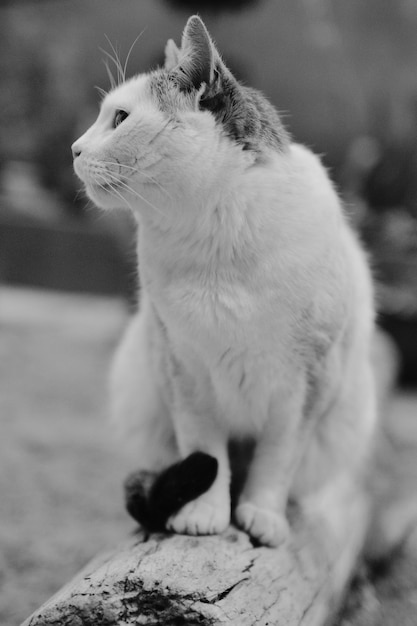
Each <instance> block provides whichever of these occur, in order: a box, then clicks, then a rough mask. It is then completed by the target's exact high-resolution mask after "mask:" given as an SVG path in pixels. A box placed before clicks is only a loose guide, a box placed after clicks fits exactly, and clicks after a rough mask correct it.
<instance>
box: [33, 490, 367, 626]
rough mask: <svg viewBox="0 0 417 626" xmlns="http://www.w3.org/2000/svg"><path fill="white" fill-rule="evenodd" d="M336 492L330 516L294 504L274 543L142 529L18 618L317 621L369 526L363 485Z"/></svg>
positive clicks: (43, 621) (337, 594) (78, 625)
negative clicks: (282, 538)
mask: <svg viewBox="0 0 417 626" xmlns="http://www.w3.org/2000/svg"><path fill="white" fill-rule="evenodd" d="M340 496H341V500H343V503H344V504H343V506H342V507H340V508H339V509H338V510H337V509H336V511H337V512H336V511H335V515H333V517H332V518H331V520H329V519H327V516H326V517H321V516H320V515H317V516H315V517H314V516H308V518H307V517H305V516H303V515H302V514H300V513H299V512H297V511H295V512H293V514H292V528H293V539H292V540H291V542H289V543H288V544H287V545H282V546H280V547H279V548H277V549H270V548H263V547H254V546H253V545H252V544H251V542H250V540H249V538H248V536H247V535H246V534H244V533H242V532H240V531H237V530H235V529H233V528H230V529H229V530H228V531H227V532H226V533H225V534H224V535H222V536H214V537H198V538H197V537H185V536H180V535H171V536H169V535H164V534H155V535H150V536H146V535H145V534H144V533H142V532H140V533H138V534H137V536H135V537H133V538H131V539H130V540H129V541H127V542H126V543H125V544H124V545H122V546H120V547H119V548H117V549H115V550H114V551H112V552H109V553H108V554H106V555H103V556H100V557H98V558H97V559H95V560H93V561H92V562H91V563H90V564H89V565H88V567H87V568H86V569H85V570H84V571H83V572H81V574H80V575H79V576H78V577H77V578H76V579H75V580H74V581H72V582H71V583H70V584H69V585H67V586H66V587H64V588H63V589H62V590H61V591H60V592H59V593H57V594H56V595H55V596H54V597H53V598H52V599H51V600H49V601H48V602H47V603H46V604H44V605H43V607H41V609H39V611H37V612H36V613H35V614H34V615H32V617H30V618H29V619H28V620H26V621H25V622H24V626H41V625H42V626H46V625H51V626H52V625H58V624H62V625H68V626H69V625H71V626H93V625H94V626H99V625H103V626H110V625H116V624H117V625H123V626H128V625H130V624H147V625H151V624H152V625H155V624H165V625H166V626H168V625H171V624H172V625H174V624H175V625H179V624H236V625H239V626H246V625H247V626H251V625H252V624H263V625H264V626H266V625H267V624H271V625H272V624H282V625H287V626H292V625H294V626H295V625H300V626H301V625H302V626H313V625H317V626H318V625H319V624H320V625H321V624H323V623H324V620H325V618H326V617H327V616H328V615H329V614H330V613H331V611H332V609H333V608H335V607H336V605H337V603H338V601H339V599H340V598H341V594H342V593H343V591H344V589H345V586H346V583H347V582H348V580H349V578H350V575H351V573H352V570H353V568H354V564H355V561H356V558H357V556H358V552H359V551H360V548H361V546H362V542H363V538H364V532H365V529H366V526H367V519H368V504H367V498H366V496H365V495H364V493H363V492H362V491H361V490H358V489H357V488H355V489H352V493H351V497H350V498H347V494H346V492H345V493H343V494H342V493H341V494H340ZM347 502H349V505H348V506H346V503H347ZM307 519H308V521H307Z"/></svg>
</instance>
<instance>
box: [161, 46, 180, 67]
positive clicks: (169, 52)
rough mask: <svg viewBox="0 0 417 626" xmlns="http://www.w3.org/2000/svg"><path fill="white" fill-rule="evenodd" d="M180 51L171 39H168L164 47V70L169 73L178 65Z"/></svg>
mask: <svg viewBox="0 0 417 626" xmlns="http://www.w3.org/2000/svg"><path fill="white" fill-rule="evenodd" d="M180 56H181V50H180V49H179V48H178V46H177V44H176V43H175V41H174V40H173V39H168V41H167V45H166V46H165V69H166V70H168V71H171V70H173V69H175V68H176V67H178V65H179V63H180Z"/></svg>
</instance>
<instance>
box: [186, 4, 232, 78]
mask: <svg viewBox="0 0 417 626" xmlns="http://www.w3.org/2000/svg"><path fill="white" fill-rule="evenodd" d="M180 70H181V72H182V74H183V76H182V79H181V82H183V83H184V86H185V87H186V86H187V83H188V85H189V86H191V85H192V86H193V87H194V88H195V89H197V90H198V89H200V88H201V86H202V85H203V83H204V84H205V85H207V87H210V86H212V85H213V84H214V83H215V82H216V81H217V80H218V78H219V73H220V72H222V71H223V70H224V71H226V72H227V71H228V70H227V69H226V66H225V65H224V63H223V61H222V60H221V58H220V55H219V53H218V52H217V50H216V47H215V45H214V43H213V41H212V39H211V37H210V35H209V33H208V30H207V28H206V27H205V25H204V23H203V21H202V20H201V19H200V18H199V17H198V15H193V16H192V17H190V18H189V20H188V22H187V24H186V26H185V29H184V34H183V36H182V42H181V61H180Z"/></svg>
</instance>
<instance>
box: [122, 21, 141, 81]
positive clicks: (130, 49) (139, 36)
mask: <svg viewBox="0 0 417 626" xmlns="http://www.w3.org/2000/svg"><path fill="white" fill-rule="evenodd" d="M145 30H146V27H145V28H144V29H143V30H142V31H141V32H140V33H139V35H138V36H137V37H136V39H135V41H134V42H133V43H132V45H131V46H130V48H129V52H128V53H127V56H126V60H125V62H124V65H123V76H124V77H126V72H127V65H128V63H129V59H130V55H131V54H132V51H133V48H134V47H135V45H136V43H137V42H138V40H139V39H140V38H141V37H142V35H143V33H144V32H145ZM125 80H126V78H125Z"/></svg>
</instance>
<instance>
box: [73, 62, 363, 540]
mask: <svg viewBox="0 0 417 626" xmlns="http://www.w3.org/2000/svg"><path fill="white" fill-rule="evenodd" d="M171 52H172V51H171ZM150 81H151V76H148V75H142V76H139V77H137V78H134V79H131V80H130V81H128V82H127V83H125V84H123V85H121V86H120V87H119V88H117V89H116V90H114V91H113V92H111V93H110V94H109V95H108V96H107V98H106V99H105V100H104V102H103V106H102V109H101V112H100V115H99V117H98V119H97V121H96V122H95V124H94V125H93V126H92V127H91V128H90V129H89V130H88V131H87V132H86V133H85V135H83V136H82V137H81V138H80V139H79V140H78V141H77V142H76V144H74V149H75V150H76V151H77V152H81V154H80V156H78V157H77V158H76V160H75V170H76V172H77V174H78V175H79V176H80V177H81V179H82V180H83V181H84V183H85V185H86V188H87V191H88V193H89V195H90V196H91V198H92V199H93V200H94V201H95V202H96V203H97V204H98V205H99V206H102V207H104V208H106V207H110V206H123V205H128V206H129V207H130V208H131V209H132V211H133V212H134V214H135V216H136V218H137V221H138V224H139V242H138V257H139V274H140V278H141V285H142V290H141V307H140V310H139V312H138V313H137V314H136V315H135V316H134V318H133V320H132V322H131V325H130V327H129V329H128V331H127V333H126V335H125V338H124V340H123V342H122V344H121V346H120V348H119V351H118V354H117V356H116V360H115V366H114V371H113V378H112V385H113V408H114V415H115V419H116V420H117V422H118V423H119V424H120V425H121V426H122V427H123V428H124V429H125V431H126V434H127V438H128V439H129V440H130V443H132V442H134V443H135V446H136V459H137V464H138V465H141V466H142V467H143V468H145V469H148V470H149V469H154V470H160V469H161V467H163V466H164V465H169V464H170V463H172V462H173V461H174V460H175V459H176V458H178V456H179V457H185V456H187V455H188V454H190V453H191V452H193V451H195V450H202V451H206V452H207V453H209V454H212V455H213V456H215V457H216V458H217V459H218V462H219V473H218V477H217V479H216V481H215V483H214V485H213V487H212V488H211V489H210V490H209V491H208V492H207V493H206V494H204V495H203V496H201V497H200V498H199V499H197V500H196V501H194V502H192V503H190V504H188V505H186V506H185V507H184V508H183V509H182V510H181V511H180V512H179V513H178V514H177V515H176V516H173V517H172V519H171V520H170V522H169V527H170V528H172V529H174V530H177V531H179V532H190V533H207V532H220V531H222V530H223V529H224V528H225V527H226V526H227V524H228V523H229V520H230V498H229V479H230V471H229V465H228V458H227V442H228V440H229V439H230V438H232V437H238V438H239V437H243V436H245V435H250V436H252V437H254V438H255V439H256V441H257V448H256V452H255V456H254V459H253V463H252V466H251V469H250V472H249V476H248V480H247V484H246V486H245V488H244V490H243V493H242V495H241V499H240V503H239V505H238V507H237V510H236V518H237V521H238V523H239V524H240V525H241V526H242V527H243V528H245V529H246V530H248V531H249V532H250V533H251V534H252V535H253V536H254V537H255V538H257V539H259V540H260V541H261V542H263V543H265V544H267V545H276V544H277V543H279V541H281V540H282V539H283V537H285V534H286V532H287V530H286V521H285V507H286V504H287V500H288V497H289V496H290V495H293V496H295V497H298V498H301V497H302V496H303V495H304V494H310V495H311V493H312V492H315V491H318V490H319V488H320V487H322V486H323V485H324V484H325V483H326V481H328V480H333V478H336V477H339V476H340V475H342V474H348V475H352V476H354V475H356V474H357V473H358V472H359V471H361V468H362V466H363V463H364V462H365V460H366V457H367V454H368V452H369V448H370V444H371V441H372V432H373V427H374V422H375V409H374V391H373V380H372V373H371V369H370V362H369V358H370V357H369V343H370V338H371V334H372V331H373V297H372V287H371V279H370V275H369V271H368V268H367V263H366V259H365V257H364V254H363V252H362V250H361V248H360V246H359V244H358V242H357V240H356V238H355V237H354V235H353V233H352V232H351V229H350V227H349V225H348V224H347V221H346V219H345V217H344V215H343V212H342V209H341V206H340V201H339V198H338V196H337V194H336V193H335V191H334V189H333V187H332V185H331V183H330V182H329V179H328V176H327V173H326V171H325V170H324V168H323V167H322V165H321V163H320V161H319V159H318V158H317V157H316V156H314V155H313V154H312V153H311V152H310V151H309V150H308V149H306V148H305V147H302V146H300V145H296V144H291V145H290V146H289V147H288V148H285V149H283V150H282V151H281V152H280V153H279V152H276V151H273V150H265V151H264V152H263V157H262V159H259V158H258V157H257V155H255V154H254V153H253V152H251V151H244V150H242V149H241V147H240V146H238V145H236V144H235V143H234V142H233V141H231V140H230V139H229V138H227V137H226V136H225V135H224V134H222V133H221V132H219V129H218V126H217V124H216V121H215V119H214V117H213V116H212V115H211V114H210V113H209V112H207V111H200V110H198V106H197V105H194V104H193V103H192V102H191V103H190V100H189V99H188V100H185V99H184V100H181V101H179V103H178V110H177V112H176V114H175V116H169V115H168V116H167V115H166V114H165V113H163V112H162V111H161V110H160V109H159V108H158V103H157V102H156V101H155V99H154V98H153V96H152V93H151V91H150V89H149V85H150ZM116 109H123V110H126V111H128V112H129V117H128V118H127V119H126V120H125V121H124V122H123V124H121V125H120V126H118V127H117V128H116V129H113V128H112V127H111V124H112V120H113V117H114V112H115V110H116ZM123 175H124V178H123V181H122V183H121V184H120V186H118V187H117V188H116V189H115V190H112V189H110V188H109V187H106V188H105V189H104V190H103V189H100V183H106V182H107V183H111V182H115V181H116V180H118V179H120V178H121V177H122V176H123ZM127 185H128V187H127Z"/></svg>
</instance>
